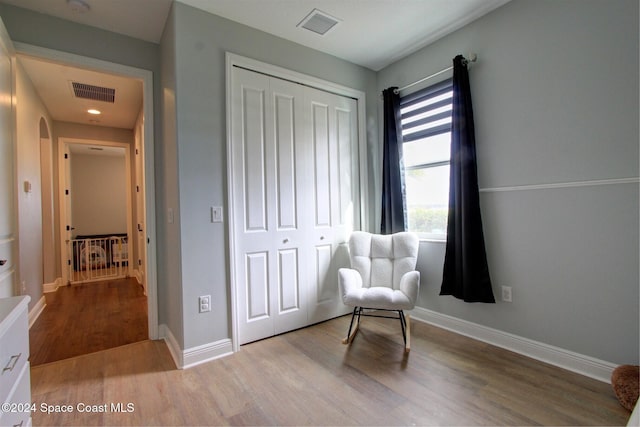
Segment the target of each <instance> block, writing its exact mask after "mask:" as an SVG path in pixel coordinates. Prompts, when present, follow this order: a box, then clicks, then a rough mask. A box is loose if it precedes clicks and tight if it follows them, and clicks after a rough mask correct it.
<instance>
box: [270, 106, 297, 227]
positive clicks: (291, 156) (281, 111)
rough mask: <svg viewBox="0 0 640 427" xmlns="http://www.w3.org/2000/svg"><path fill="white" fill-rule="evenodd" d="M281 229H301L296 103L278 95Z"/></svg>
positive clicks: (277, 173) (277, 192)
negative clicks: (298, 207)
mask: <svg viewBox="0 0 640 427" xmlns="http://www.w3.org/2000/svg"><path fill="white" fill-rule="evenodd" d="M273 100H274V113H275V114H274V121H275V126H274V132H275V144H276V147H275V148H276V177H277V181H276V185H277V191H276V197H277V205H278V229H280V230H283V229H295V228H297V225H298V224H297V213H296V210H297V195H296V150H295V142H296V126H295V119H296V116H295V114H294V108H295V99H294V97H293V96H292V95H288V94H284V93H274V95H273Z"/></svg>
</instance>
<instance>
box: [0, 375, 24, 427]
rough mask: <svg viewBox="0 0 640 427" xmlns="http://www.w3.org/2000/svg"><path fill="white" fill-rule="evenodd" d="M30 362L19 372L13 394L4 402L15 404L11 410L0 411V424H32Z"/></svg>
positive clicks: (22, 426) (22, 425)
mask: <svg viewBox="0 0 640 427" xmlns="http://www.w3.org/2000/svg"><path fill="white" fill-rule="evenodd" d="M29 371H30V369H29V363H25V364H24V366H23V367H22V370H21V371H20V372H19V376H18V380H17V383H16V385H15V388H14V389H13V394H12V395H11V396H10V397H9V398H8V399H7V400H3V402H6V403H11V404H15V407H13V408H10V409H12V410H11V411H10V412H0V426H21V427H26V426H28V425H31V410H30V405H29V404H30V403H31V375H30V372H29Z"/></svg>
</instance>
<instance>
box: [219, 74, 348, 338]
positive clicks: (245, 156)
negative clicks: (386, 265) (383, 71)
mask: <svg viewBox="0 0 640 427" xmlns="http://www.w3.org/2000/svg"><path fill="white" fill-rule="evenodd" d="M233 79H234V83H233V85H232V100H231V101H232V102H231V105H232V107H231V108H232V120H231V121H232V123H231V132H232V141H233V142H232V147H231V151H232V180H233V200H232V203H233V207H232V208H233V209H232V212H233V213H234V217H235V220H234V230H233V233H234V258H235V259H234V263H235V265H234V266H233V268H234V272H235V280H236V290H237V295H236V300H237V308H238V326H239V341H240V343H241V344H244V343H247V342H251V341H255V340H257V339H261V338H265V337H269V336H272V335H274V334H278V333H282V332H286V331H289V330H293V329H296V328H300V327H303V326H306V325H308V324H310V323H313V322H317V321H320V320H326V319H328V318H331V317H335V316H338V315H340V314H343V313H344V312H345V308H344V306H343V304H342V301H341V300H340V299H339V295H338V287H337V268H338V267H339V266H341V265H345V266H346V265H348V257H347V258H346V264H345V263H344V260H345V258H344V256H343V257H340V256H339V254H340V251H339V248H340V247H341V245H342V244H343V243H344V242H346V240H347V239H348V235H349V234H350V232H351V230H352V229H353V218H354V215H357V214H359V212H354V203H353V200H354V196H355V195H356V192H355V190H356V187H357V184H356V183H357V180H356V179H354V178H353V177H354V176H357V175H354V172H355V173H357V169H354V168H353V164H354V163H353V160H354V159H355V158H356V157H354V156H353V153H354V151H353V148H352V147H351V146H349V147H347V148H345V147H341V146H340V143H342V144H355V143H356V141H357V134H356V132H357V131H356V129H357V127H356V126H355V125H356V117H357V114H356V110H355V105H356V103H355V101H354V100H352V99H349V98H343V97H340V96H337V95H332V94H329V93H326V92H322V91H319V90H315V89H310V88H308V87H304V86H302V85H299V84H296V83H292V82H289V81H284V80H281V79H277V78H274V77H269V76H266V75H263V74H260V73H255V72H251V71H247V70H244V69H235V70H234V75H233ZM314 114H315V116H314ZM345 126H349V127H350V128H349V130H348V131H347V130H346V128H345ZM354 146H355V145H354ZM344 174H348V175H349V176H348V178H347V177H346V176H343V175H344ZM347 216H350V218H347ZM343 249H344V247H343Z"/></svg>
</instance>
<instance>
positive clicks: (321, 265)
mask: <svg viewBox="0 0 640 427" xmlns="http://www.w3.org/2000/svg"><path fill="white" fill-rule="evenodd" d="M306 96H307V102H308V104H309V109H310V111H311V117H312V129H313V140H314V151H313V164H314V169H313V172H314V177H313V180H314V182H315V188H316V192H315V200H314V205H315V208H316V214H317V215H316V219H317V220H316V222H315V223H314V225H313V227H312V229H311V233H310V241H311V243H312V245H313V251H312V252H313V256H312V258H311V262H312V265H313V270H314V272H315V275H314V276H313V277H312V281H311V286H312V288H313V291H312V292H310V300H309V305H310V308H309V316H310V323H315V322H319V321H322V320H326V319H330V318H332V317H336V316H339V315H342V314H344V313H346V312H347V311H348V308H347V307H346V306H345V305H344V304H343V303H342V299H341V297H340V295H339V290H338V269H339V268H340V267H348V266H349V261H348V255H347V257H345V256H344V254H345V248H346V246H345V244H346V242H347V240H348V238H349V234H350V231H351V230H353V225H354V218H353V211H354V208H353V205H354V202H355V200H356V199H355V191H354V190H355V188H354V187H355V186H354V183H355V182H356V180H355V179H356V178H355V176H354V175H353V173H354V170H353V167H352V160H351V156H352V154H353V153H354V145H353V144H354V143H355V142H356V140H357V133H355V134H356V140H354V139H353V135H354V129H352V127H353V126H354V125H355V120H354V119H355V117H356V112H355V109H354V108H353V107H354V106H355V101H353V100H352V99H350V98H345V97H341V96H338V95H334V94H330V93H327V92H324V91H320V90H316V89H311V88H307V90H306ZM320 112H322V113H320ZM356 132H357V131H356ZM320 212H321V213H322V215H318V213H320Z"/></svg>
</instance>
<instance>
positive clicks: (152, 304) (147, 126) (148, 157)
mask: <svg viewBox="0 0 640 427" xmlns="http://www.w3.org/2000/svg"><path fill="white" fill-rule="evenodd" d="M13 45H14V49H15V53H16V54H20V55H25V56H32V57H34V58H39V59H44V60H47V61H50V62H54V63H60V64H66V65H70V66H73V67H79V68H85V69H90V70H95V71H99V72H103V73H111V74H118V75H121V76H125V77H130V78H133V79H137V80H140V81H141V82H142V90H143V100H142V105H143V114H144V145H143V147H144V168H145V205H146V209H145V210H146V212H145V213H146V221H147V223H146V227H147V239H148V240H147V285H148V286H147V311H148V323H149V339H153V340H155V339H158V337H159V334H158V330H159V328H158V276H157V259H156V256H157V255H156V254H157V248H156V244H157V243H156V242H157V240H156V202H155V194H156V192H155V165H154V158H155V156H154V141H155V135H154V120H153V119H154V110H153V106H154V104H153V72H152V71H151V70H145V69H143V68H137V67H132V66H129V65H123V64H118V63H115V62H109V61H104V60H101V59H96V58H91V57H88V56H82V55H77V54H74V53H69V52H64V51H60V50H55V49H49V48H44V47H40V46H35V45H30V44H26V43H20V42H14V43H13Z"/></svg>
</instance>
